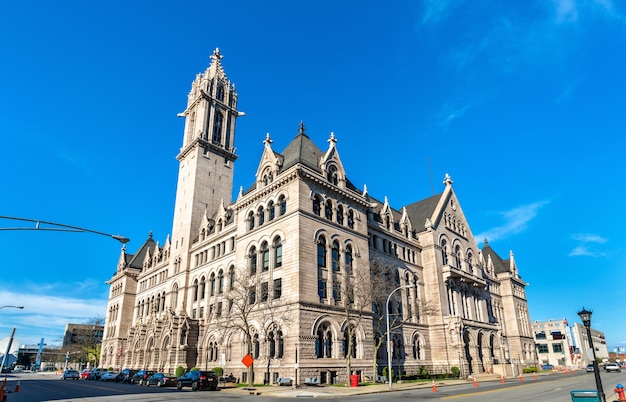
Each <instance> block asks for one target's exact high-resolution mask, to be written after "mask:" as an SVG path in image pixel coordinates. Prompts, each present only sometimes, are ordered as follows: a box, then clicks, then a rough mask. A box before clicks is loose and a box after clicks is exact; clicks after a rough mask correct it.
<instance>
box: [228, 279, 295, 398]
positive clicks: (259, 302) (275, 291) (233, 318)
mask: <svg viewBox="0 0 626 402" xmlns="http://www.w3.org/2000/svg"><path fill="white" fill-rule="evenodd" d="M232 274H233V273H231V275H232ZM234 275H235V277H234V278H233V277H231V278H229V285H228V291H227V292H226V294H227V298H228V306H227V307H226V311H225V313H224V314H223V315H222V319H221V320H220V321H219V322H220V327H221V328H222V329H223V330H224V332H229V331H230V332H234V333H237V332H239V333H241V334H242V335H243V338H244V343H245V345H246V352H247V354H248V355H250V356H251V357H253V358H255V359H256V358H258V357H259V355H260V350H259V349H260V341H259V335H261V334H259V331H265V330H266V329H267V328H266V327H265V326H266V325H268V324H271V323H272V322H276V321H282V322H288V321H289V320H290V314H289V312H288V311H287V310H286V308H285V306H284V303H282V302H281V298H280V296H281V292H282V289H281V288H279V286H280V287H282V282H281V283H278V282H276V281H274V280H273V279H272V275H270V271H269V269H268V270H267V271H264V272H256V270H255V271H254V272H249V270H248V269H246V268H240V269H238V270H237V271H236V272H234ZM280 342H281V343H280V347H281V352H282V339H281V340H280ZM271 357H272V356H271V354H270V356H269V357H268V367H269V364H270V361H269V359H271ZM253 373H254V362H253V363H252V364H251V365H250V366H249V367H248V386H252V384H253Z"/></svg>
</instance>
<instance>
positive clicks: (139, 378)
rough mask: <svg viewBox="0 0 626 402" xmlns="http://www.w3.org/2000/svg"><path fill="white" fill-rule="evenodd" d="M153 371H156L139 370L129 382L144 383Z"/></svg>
mask: <svg viewBox="0 0 626 402" xmlns="http://www.w3.org/2000/svg"><path fill="white" fill-rule="evenodd" d="M154 373H156V371H150V370H139V371H138V372H136V373H135V374H133V376H132V377H131V378H130V383H131V384H139V385H144V384H145V382H146V380H147V379H148V377H150V376H151V375H152V374H154Z"/></svg>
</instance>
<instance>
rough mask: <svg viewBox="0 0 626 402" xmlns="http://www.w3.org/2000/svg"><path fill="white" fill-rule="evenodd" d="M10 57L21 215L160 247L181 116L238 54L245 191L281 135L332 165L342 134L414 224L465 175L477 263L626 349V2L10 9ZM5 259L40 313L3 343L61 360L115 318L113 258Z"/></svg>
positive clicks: (547, 314)
mask: <svg viewBox="0 0 626 402" xmlns="http://www.w3.org/2000/svg"><path fill="white" fill-rule="evenodd" d="M0 36H1V37H2V38H4V40H2V41H1V42H0V54H1V55H2V62H1V63H0V136H1V140H2V146H1V147H0V168H1V169H0V172H1V173H0V175H1V177H2V183H3V190H2V197H0V215H2V216H13V217H24V218H32V219H40V220H46V221H52V222H59V223H64V224H68V225H74V226H80V227H85V228H89V229H93V230H98V231H102V232H106V233H111V234H121V235H124V236H127V237H129V238H131V240H132V241H131V243H129V244H128V248H129V250H130V251H131V252H134V251H135V250H136V248H137V247H139V246H140V245H141V244H142V242H143V241H144V240H145V239H146V238H147V237H148V235H149V232H150V231H153V232H154V237H155V239H157V240H159V241H160V242H161V243H163V241H164V240H165V238H166V236H167V235H168V234H169V233H171V225H172V215H173V204H174V196H175V186H176V176H177V169H178V163H177V161H176V159H175V156H176V154H177V151H178V150H179V148H180V146H181V144H182V129H183V124H184V122H183V119H179V118H177V117H176V114H177V113H179V112H182V111H183V110H184V109H185V106H186V97H187V93H188V91H189V89H190V84H191V81H192V80H193V79H194V77H195V75H196V74H197V73H199V72H202V71H204V70H205V69H206V67H207V66H208V65H209V62H210V59H209V56H210V55H211V53H212V52H213V50H214V49H215V48H216V47H219V48H220V50H221V52H222V54H224V56H225V57H224V59H223V60H222V62H223V65H224V67H225V70H226V73H227V75H228V77H229V78H230V79H231V80H232V81H233V82H234V83H235V84H236V86H237V90H238V92H239V109H240V110H242V111H244V112H246V116H245V117H242V118H240V119H238V122H237V132H236V140H235V141H236V147H237V154H238V155H239V157H240V158H239V160H238V161H237V162H236V164H235V183H234V189H235V191H237V190H238V189H239V187H240V186H243V187H244V188H245V187H248V186H249V185H250V184H251V183H252V181H253V180H254V174H255V171H256V168H257V164H258V162H259V158H260V157H261V153H262V150H263V140H264V138H265V134H266V133H267V132H269V133H270V134H271V136H272V139H273V140H274V144H273V146H274V148H275V149H276V150H278V151H282V150H283V149H284V147H285V146H286V145H287V144H288V143H289V141H290V140H291V139H292V138H293V137H294V136H295V135H296V133H297V129H298V123H299V122H300V121H301V120H302V121H303V122H304V123H305V125H306V127H307V133H308V134H309V136H310V137H311V138H312V139H313V141H315V142H316V143H317V144H318V146H319V147H320V148H322V149H325V148H326V146H327V145H326V140H327V139H328V137H329V134H330V132H331V131H332V132H334V133H335V136H336V138H337V139H338V141H339V142H338V143H337V146H338V150H339V153H340V155H341V158H342V161H343V163H344V167H345V168H346V170H347V173H348V177H349V178H350V179H351V181H352V182H353V183H355V185H357V186H358V187H360V188H362V187H363V185H367V188H368V191H369V192H370V193H371V194H372V195H373V196H374V197H376V198H379V199H382V198H383V197H385V196H387V197H388V199H389V202H390V203H391V205H392V206H393V207H394V208H396V209H400V208H401V207H402V206H403V205H406V204H409V203H412V202H415V201H418V200H421V199H423V198H426V197H428V196H430V195H431V194H432V192H433V189H434V191H435V192H437V193H438V192H440V191H442V189H443V184H442V180H443V178H444V175H445V174H446V173H449V174H450V175H451V177H452V179H453V181H454V188H455V191H456V192H457V195H458V196H459V199H460V203H461V206H462V208H463V211H464V212H465V214H466V216H467V217H468V220H469V224H470V227H471V230H472V232H473V234H474V235H475V237H476V239H477V240H478V241H479V244H480V245H482V240H483V239H484V238H485V237H487V238H488V239H489V244H490V245H491V246H492V247H493V248H494V249H495V250H496V251H497V252H498V253H500V255H501V256H503V257H506V256H507V255H508V253H509V250H512V251H513V252H514V253H515V258H516V261H517V263H518V266H519V269H520V273H521V275H522V276H523V278H524V279H525V280H526V281H527V282H528V283H530V286H528V288H527V292H528V299H529V308H530V315H531V319H532V320H543V319H561V318H567V319H568V320H569V322H570V323H572V322H574V321H579V319H578V317H577V316H576V312H577V311H578V310H580V308H581V307H583V306H585V307H586V308H588V309H591V310H593V311H594V315H593V322H592V324H593V326H594V327H595V328H597V329H599V330H601V331H604V332H605V334H606V336H607V343H608V345H609V348H613V347H616V346H619V345H624V346H626V331H625V330H626V325H625V324H624V318H622V317H623V316H624V313H625V311H624V307H623V306H624V303H623V300H624V299H625V297H626V294H625V291H624V285H623V284H622V282H623V280H624V278H623V276H624V274H623V273H624V267H625V266H626V261H625V259H626V257H625V255H626V247H625V245H624V240H623V239H624V236H623V229H624V228H625V227H626V218H625V217H624V213H623V211H622V207H621V205H622V202H623V200H622V196H623V195H624V192H625V191H624V186H623V182H624V176H625V174H626V168H625V166H626V164H624V157H623V150H624V148H625V145H626V140H624V133H625V132H626V113H624V104H625V102H624V97H625V94H626V80H624V71H626V66H625V61H626V53H625V52H624V46H625V44H626V6H625V5H624V3H621V2H618V1H611V0H596V1H591V0H589V1H582V0H554V1H523V2H520V1H504V2H503V1H495V0H494V1H489V0H485V1H480V2H476V1H469V0H467V1H462V0H459V1H452V0H450V1H446V0H430V1H425V0H423V1H421V0H413V1H403V0H398V1H394V2H388V4H387V3H382V2H370V1H351V0H346V1H326V0H318V1H315V2H312V1H284V2H279V1H268V2H259V1H252V0H250V1H229V2H215V1H213V2H209V1H187V2H179V3H175V2H163V1H150V2H147V1H145V2H142V1H124V2H121V1H116V0H112V1H107V2H85V1H57V2H45V1H28V0H20V1H16V0H9V1H4V2H2V3H1V4H0ZM620 194H621V195H620ZM16 224H17V225H16ZM25 224H26V223H24V225H25ZM0 225H2V227H16V226H24V225H22V224H19V222H11V221H6V220H4V221H0ZM0 244H1V246H0V264H1V272H2V280H1V281H0V305H7V304H9V305H13V304H20V305H24V306H25V307H26V308H25V309H24V310H15V309H2V310H0V338H3V337H7V336H9V334H10V332H11V328H12V327H17V331H16V337H17V339H18V340H19V343H20V344H31V343H37V342H38V341H39V339H40V338H42V337H44V338H45V339H46V343H47V344H49V345H52V344H58V343H60V340H61V337H62V334H63V330H64V327H65V324H66V323H68V322H72V323H77V322H78V323H82V322H86V321H88V320H89V319H91V318H93V317H96V316H104V315H105V312H106V311H105V310H106V300H107V291H108V288H107V286H106V285H105V283H104V282H105V281H106V280H108V279H109V278H110V277H111V276H112V274H113V273H114V272H115V267H116V263H117V259H118V256H119V252H120V244H119V243H117V242H116V241H115V240H112V239H107V238H105V237H103V236H98V235H94V234H88V233H63V232H43V231H39V232H36V231H0Z"/></svg>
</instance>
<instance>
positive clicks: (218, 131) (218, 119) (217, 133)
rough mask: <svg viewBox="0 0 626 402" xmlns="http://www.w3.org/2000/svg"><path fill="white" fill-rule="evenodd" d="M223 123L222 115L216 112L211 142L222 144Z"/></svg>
mask: <svg viewBox="0 0 626 402" xmlns="http://www.w3.org/2000/svg"><path fill="white" fill-rule="evenodd" d="M223 122H224V115H223V114H222V112H217V113H216V114H215V120H214V121H213V138H212V139H213V142H216V143H218V144H219V143H221V142H222V125H223Z"/></svg>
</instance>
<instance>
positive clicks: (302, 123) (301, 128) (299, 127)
mask: <svg viewBox="0 0 626 402" xmlns="http://www.w3.org/2000/svg"><path fill="white" fill-rule="evenodd" d="M304 131H305V129H304V122H303V121H302V120H300V126H298V134H305V132H304Z"/></svg>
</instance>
